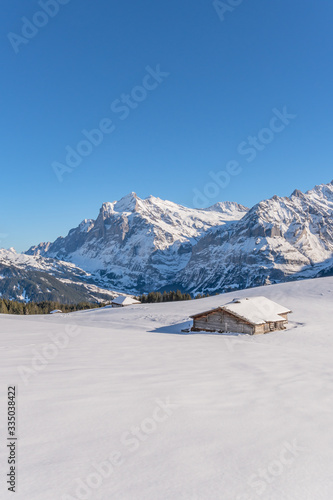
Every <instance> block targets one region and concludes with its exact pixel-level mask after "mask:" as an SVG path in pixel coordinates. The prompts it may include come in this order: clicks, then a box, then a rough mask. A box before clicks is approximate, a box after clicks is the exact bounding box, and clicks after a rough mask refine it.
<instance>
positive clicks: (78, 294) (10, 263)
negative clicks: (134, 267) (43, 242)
mask: <svg viewBox="0 0 333 500" xmlns="http://www.w3.org/2000/svg"><path fill="white" fill-rule="evenodd" d="M117 295H118V293H116V292H112V291H108V290H104V289H102V288H100V287H98V286H96V285H95V284H94V283H93V280H92V279H91V276H90V275H89V274H88V273H87V272H85V271H83V270H82V269H79V268H78V267H76V266H75V265H74V264H71V263H68V262H61V261H59V260H55V259H49V258H43V257H41V256H35V257H34V256H29V255H24V254H18V253H16V252H15V250H14V249H12V248H11V249H9V250H4V249H0V297H2V298H4V299H10V300H19V301H34V302H40V301H42V300H53V301H58V302H61V303H73V302H76V303H77V302H85V301H88V302H101V301H105V300H111V299H113V298H114V297H115V296H117Z"/></svg>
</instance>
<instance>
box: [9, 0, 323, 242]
mask: <svg viewBox="0 0 333 500" xmlns="http://www.w3.org/2000/svg"><path fill="white" fill-rule="evenodd" d="M54 1H55V0H52V2H51V3H52V5H53V8H52V5H49V6H47V1H46V0H41V1H40V3H38V1H30V0H29V1H27V0H16V1H15V2H12V1H10V0H3V2H2V7H1V9H2V15H1V19H0V29H1V33H2V37H1V44H2V46H1V55H0V57H1V68H2V79H1V83H0V85H1V92H0V99H1V121H2V128H1V131H2V141H1V142H2V148H1V152H2V169H1V198H0V200H1V201H0V246H4V247H6V248H7V247H10V246H14V247H15V248H16V249H17V250H25V249H27V248H28V247H29V246H30V245H32V244H36V243H39V242H40V241H47V240H54V239H55V238H56V237H57V236H59V235H65V234H67V232H68V230H69V229H70V228H71V227H75V226H76V225H77V224H78V223H79V222H80V221H81V220H82V219H83V218H95V217H96V216H97V214H98V211H99V208H100V206H101V204H102V203H103V202H105V201H114V200H116V199H119V198H121V197H122V196H124V195H125V194H127V193H128V192H130V191H135V192H136V193H137V194H138V195H139V196H140V197H146V196H149V195H150V194H153V195H155V196H159V197H161V198H164V199H170V200H172V201H175V202H177V203H181V204H184V205H187V206H194V205H197V206H199V202H198V198H195V194H198V192H199V193H200V194H201V195H202V200H201V202H200V203H202V204H203V205H204V204H206V205H211V204H213V203H216V202H217V201H223V200H234V201H238V202H240V203H242V204H244V205H247V206H251V205H253V204H254V203H256V202H257V201H259V200H260V199H263V198H267V197H271V196H273V195H274V194H278V195H280V196H284V195H289V194H290V193H291V192H292V191H293V189H294V188H296V187H297V188H299V189H301V190H307V189H310V188H312V187H313V186H314V185H315V184H320V183H323V182H330V181H331V180H332V178H333V175H332V156H333V141H332V133H333V121H332V114H333V113H332V112H333V99H332V76H333V69H332V45H333V43H332V42H333V36H332V27H331V24H332V15H333V4H332V2H331V0H322V1H321V2H314V1H309V0H302V1H300V0H294V1H293V2H290V0H289V1H287V0H280V1H279V2H267V0H252V1H251V2H248V1H245V0H244V1H243V2H242V1H240V2H239V5H238V6H237V7H232V8H231V7H230V9H228V11H226V12H225V13H224V14H223V12H222V6H220V10H219V14H220V15H218V12H217V10H216V8H215V7H214V5H213V2H212V1H210V0H209V1H207V0H196V1H195V2H193V0H191V1H190V0H182V1H181V2H179V0H178V1H176V0H169V1H168V2H156V1H148V0H145V1H137V0H136V1H134V0H128V1H127V2H110V1H107V0H99V1H97V2H90V1H88V0H80V1H79V0H69V1H68V0H61V3H62V4H61V5H60V0H59V3H57V4H56V5H55V4H54ZM228 1H229V0H227V1H226V2H225V4H228ZM66 2H67V3H66ZM232 3H233V4H235V3H237V2H232V1H230V4H232ZM41 4H44V10H43V8H42V6H41ZM221 4H222V2H221ZM48 9H51V10H48ZM47 10H48V12H49V13H50V12H52V15H53V17H51V16H50V15H49V14H46V13H45V12H46V11H47ZM41 11H42V12H44V14H40V12H41ZM56 11H57V12H56ZM38 12H39V14H38ZM222 18H223V19H222ZM27 20H28V21H30V22H33V24H34V23H35V24H39V25H40V27H38V28H34V25H32V27H31V25H29V24H28V22H27ZM43 24H44V26H43ZM29 30H30V31H29ZM31 30H33V31H31ZM9 33H12V34H11V35H9V36H8V34H9ZM18 36H20V37H21V38H19V37H18ZM27 36H30V38H27ZM147 67H149V69H148V70H147ZM156 70H157V72H158V71H160V72H161V73H162V74H163V75H164V76H163V77H157V79H155V80H154V78H153V76H150V77H149V76H148V74H149V72H154V71H155V72H156ZM166 74H168V76H166ZM159 80H161V81H159ZM143 82H145V84H146V85H147V87H149V89H145V88H143ZM155 84H156V85H155ZM153 87H154V88H153ZM133 95H134V97H135V99H134V97H133ZM126 96H130V97H129V99H130V100H129V101H127V102H128V103H129V104H124V103H120V101H121V100H123V99H128V97H126ZM117 99H118V100H119V101H117ZM112 103H113V110H112V109H111V105H112ZM120 105H122V106H126V107H127V111H124V108H123V111H122V112H120V111H119V106H120ZM284 108H285V110H287V111H286V113H288V114H289V115H293V118H292V119H290V120H289V123H288V124H284V125H285V126H284V127H283V130H280V129H281V128H282V127H279V124H280V125H281V124H282V122H281V121H280V122H279V124H278V122H277V121H275V122H273V123H274V131H272V130H271V129H270V127H271V124H272V118H273V117H274V116H276V112H280V113H282V112H283V109H284ZM117 109H118V111H115V110H117ZM273 110H275V112H274V111H273ZM104 119H108V120H109V121H107V122H105V121H103V120H104ZM110 120H111V121H112V125H111V123H110ZM101 122H102V123H103V125H105V127H106V128H105V130H108V133H106V132H105V133H104V132H103V133H102V136H101V135H100V134H99V135H98V136H95V142H96V143H98V142H100V141H99V139H100V137H102V139H103V140H102V141H101V143H100V144H99V145H96V146H94V145H92V146H89V144H88V146H89V147H88V146H87V144H86V145H85V146H84V145H82V144H81V147H82V149H80V151H83V152H85V153H89V154H86V156H84V157H81V161H80V163H79V162H78V163H79V164H78V166H76V167H75V168H70V167H69V165H68V163H67V164H66V161H65V160H66V147H67V146H69V147H70V148H73V149H74V150H75V149H76V148H77V145H78V144H79V143H80V142H81V141H82V140H86V139H87V138H86V137H84V135H83V134H82V130H86V131H91V130H92V129H96V128H97V127H99V126H100V124H101ZM107 125H108V127H107ZM111 129H112V132H110V130H111ZM267 129H268V130H267ZM277 129H279V132H277V131H276V130H277ZM249 137H252V138H256V137H260V138H261V139H262V140H263V141H265V144H264V143H263V142H261V139H260V140H259V142H256V146H251V148H253V147H254V151H255V154H251V153H250V152H248V153H247V154H244V151H245V150H247V151H248V147H250V146H249V145H248V141H249V139H248V138H249ZM250 140H251V141H253V140H254V139H250ZM240 145H242V146H241V151H243V154H241V153H240V152H239V147H240ZM85 147H86V149H84V148H85ZM89 148H90V149H89ZM252 153H253V151H252ZM253 156H255V158H254V159H253V160H252V161H248V160H249V159H252V157H253ZM231 161H234V162H237V164H238V167H237V168H234V170H233V173H235V172H236V171H237V172H239V173H238V175H232V176H229V177H230V179H229V181H228V182H225V183H223V184H221V185H218V184H216V181H213V180H212V176H211V175H210V172H213V173H215V175H216V174H217V173H220V178H223V179H225V178H224V177H223V175H224V174H223V173H221V172H225V171H226V169H227V165H229V167H228V168H229V169H230V163H229V162H231ZM54 162H58V164H60V163H61V164H62V165H64V166H65V168H66V169H67V170H66V171H65V172H63V173H62V175H60V174H59V170H58V177H59V176H60V178H61V179H62V182H60V181H59V179H58V177H57V175H56V173H55V171H54V169H53V167H52V165H54V164H55V163H54ZM233 165H235V164H233ZM209 183H210V184H209ZM214 186H215V187H214ZM205 193H206V194H205ZM207 193H208V194H209V196H207ZM6 235H7V236H6Z"/></svg>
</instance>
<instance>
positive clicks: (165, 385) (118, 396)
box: [0, 278, 333, 500]
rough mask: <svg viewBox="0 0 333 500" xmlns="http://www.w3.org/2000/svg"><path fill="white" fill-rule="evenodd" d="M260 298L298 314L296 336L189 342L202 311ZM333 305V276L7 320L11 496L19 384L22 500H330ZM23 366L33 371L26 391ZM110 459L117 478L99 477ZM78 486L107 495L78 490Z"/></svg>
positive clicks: (4, 368) (210, 337) (3, 349)
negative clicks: (13, 396) (12, 421)
mask: <svg viewBox="0 0 333 500" xmlns="http://www.w3.org/2000/svg"><path fill="white" fill-rule="evenodd" d="M259 295H260V296H266V297H268V298H270V299H272V300H274V301H275V302H277V303H281V304H283V305H285V306H286V307H288V308H290V309H291V310H292V311H293V314H292V315H291V316H290V324H289V326H288V328H287V330H285V331H279V332H273V333H269V334H267V335H257V336H247V335H231V334H228V335H221V334H220V335H218V334H195V333H189V334H185V333H181V330H182V329H184V328H185V327H188V326H189V325H190V321H189V316H190V315H193V314H195V313H197V312H200V311H201V310H202V311H205V310H208V309H210V308H214V307H217V306H220V305H223V304H226V303H228V302H230V301H231V300H233V299H234V298H236V297H240V298H244V297H254V296H259ZM332 301H333V278H322V279H317V280H309V281H301V282H292V283H287V284H279V285H274V286H267V287H263V288H257V289H256V288H254V289H251V290H244V291H237V292H235V293H229V294H225V295H220V296H214V297H210V298H207V299H201V300H193V301H188V302H177V303H175V302H173V303H166V304H141V305H136V306H129V307H126V308H116V309H112V308H104V309H98V310H96V311H82V312H77V313H72V314H67V315H66V314H56V315H47V316H30V317H24V316H8V315H0V332H1V335H0V339H1V342H0V353H1V359H0V374H1V387H2V392H1V408H2V417H1V418H2V420H1V422H2V425H1V427H0V434H1V436H0V442H1V443H2V447H1V454H2V458H1V460H2V476H1V477H2V479H1V483H0V497H1V499H2V498H4V499H5V498H12V493H10V492H7V491H6V484H5V479H4V474H6V473H7V470H6V467H7V465H6V448H5V442H6V430H5V408H6V387H7V386H8V385H12V384H17V385H18V436H19V441H18V453H19V454H18V493H16V496H15V498H17V499H19V500H21V499H24V500H65V499H66V500H68V499H71V500H73V499H79V498H85V499H93V500H95V499H97V500H111V499H117V500H118V499H121V500H169V499H170V500H171V499H176V500H178V499H179V500H183V499H184V500H185V499H186V500H199V499H200V500H210V499H211V500H259V499H265V500H331V499H332V490H333V428H332V412H333V363H332V353H333V335H332V333H333V331H332V324H333V313H332ZM69 332H71V335H72V336H71V337H69ZM56 338H58V339H60V338H62V339H64V338H67V341H68V345H67V347H65V348H62V349H60V348H56V347H55V339H56ZM52 339H53V340H52ZM63 341H64V340H63ZM50 345H51V346H52V345H53V349H52V348H51V347H50ZM46 346H48V347H47V348H46ZM43 352H44V354H45V355H46V353H47V355H48V356H49V357H53V359H49V360H48V361H45V358H40V357H39V356H42V355H43ZM38 359H39V361H38ZM43 360H44V361H43ZM33 362H34V363H35V364H36V363H37V365H36V366H35V369H34V370H33V368H32V363H33ZM43 362H44V363H45V364H42V363H43ZM22 367H30V370H32V371H31V372H29V373H28V375H27V374H26V375H25V377H26V383H24V380H23V379H22V377H21V375H19V373H18V368H20V370H21V372H22ZM36 368H38V370H36ZM168 398H169V402H170V403H171V404H174V405H176V406H172V407H169V408H168V409H167V411H168V413H169V414H168V413H166V410H162V409H161V405H162V406H163V403H165V402H166V401H167V399H168ZM157 419H158V421H157ZM137 428H139V432H140V437H141V440H140V439H139V438H134V437H133V436H132V435H131V433H132V432H134V433H136V432H137V431H138V429H137ZM130 439H131V440H130ZM134 448H135V449H134ZM116 452H118V453H119V454H120V455H121V463H119V460H117V456H115V455H113V456H112V457H111V455H112V454H114V453H116ZM118 458H119V457H118ZM109 459H112V460H113V462H114V464H115V465H114V466H113V472H112V473H110V474H109V476H108V477H105V478H102V477H101V476H96V469H95V468H94V466H98V465H97V464H100V463H101V462H105V461H107V460H109ZM104 465H105V464H104ZM105 471H106V473H107V472H110V470H109V471H108V469H107V468H106V469H105ZM92 474H95V476H93V475H92ZM78 478H81V480H83V481H84V483H85V484H87V481H88V482H89V484H90V485H93V486H94V488H91V487H89V488H90V489H89V490H87V491H76V488H77V485H78V484H79V483H78V482H77V480H78ZM94 481H97V483H94ZM96 484H97V485H98V487H95V486H96Z"/></svg>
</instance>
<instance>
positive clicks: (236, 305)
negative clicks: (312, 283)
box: [191, 297, 291, 325]
mask: <svg viewBox="0 0 333 500" xmlns="http://www.w3.org/2000/svg"><path fill="white" fill-rule="evenodd" d="M214 311H227V312H229V313H231V314H233V315H235V316H237V317H238V318H241V319H243V320H244V321H247V322H248V323H251V324H252V325H262V324H263V323H267V322H276V321H284V318H283V317H282V316H280V314H286V313H291V310H290V309H288V308H287V307H284V306H281V305H280V304H277V303H276V302H274V301H273V300H270V299H267V298H266V297H250V298H245V299H234V300H233V301H232V302H229V303H228V304H226V305H224V306H220V307H217V308H215V309H211V310H210V311H205V312H202V313H199V314H194V315H193V316H191V318H197V317H199V316H206V315H208V314H210V313H212V312H214Z"/></svg>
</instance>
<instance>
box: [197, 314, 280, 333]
mask: <svg viewBox="0 0 333 500" xmlns="http://www.w3.org/2000/svg"><path fill="white" fill-rule="evenodd" d="M281 316H283V317H281V321H276V322H268V323H263V324H261V325H252V324H251V323H249V322H248V321H246V320H243V319H241V318H238V317H237V316H234V315H233V314H231V313H229V312H227V311H223V310H214V311H210V312H206V313H203V314H202V315H196V316H195V317H194V318H193V327H192V331H194V332H200V331H206V332H219V333H228V332H230V333H247V334H248V335H257V334H263V333H268V332H273V331H275V330H285V328H286V326H285V325H286V324H287V323H288V319H287V318H288V317H287V314H284V315H282V314H281Z"/></svg>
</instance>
